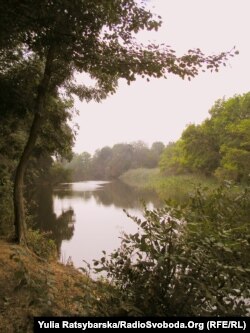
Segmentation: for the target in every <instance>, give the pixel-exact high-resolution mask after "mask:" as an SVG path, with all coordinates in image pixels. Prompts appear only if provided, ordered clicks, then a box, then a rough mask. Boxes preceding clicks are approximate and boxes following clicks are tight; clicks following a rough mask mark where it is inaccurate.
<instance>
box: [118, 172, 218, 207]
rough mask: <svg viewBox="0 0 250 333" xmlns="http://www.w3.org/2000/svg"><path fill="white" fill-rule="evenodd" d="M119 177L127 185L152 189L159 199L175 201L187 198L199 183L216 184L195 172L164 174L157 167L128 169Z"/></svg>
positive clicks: (206, 185)
mask: <svg viewBox="0 0 250 333" xmlns="http://www.w3.org/2000/svg"><path fill="white" fill-rule="evenodd" d="M120 179H121V180H122V181H123V182H124V183H126V184H128V185H129V186H133V187H136V188H140V189H142V188H143V189H149V190H154V191H155V192H156V193H157V194H158V195H159V197H160V198H161V199H164V200H169V199H173V200H176V201H184V200H185V199H187V198H188V197H189V194H190V193H191V192H193V189H194V188H195V187H197V186H199V185H201V186H203V187H206V188H208V189H213V188H215V187H216V186H218V182H217V181H216V180H215V179H214V178H207V177H204V176H201V175H197V174H185V175H171V176H164V175H162V174H161V173H160V170H159V169H158V168H155V169H145V168H140V169H133V170H129V171H127V172H125V173H124V174H123V175H122V176H121V177H120Z"/></svg>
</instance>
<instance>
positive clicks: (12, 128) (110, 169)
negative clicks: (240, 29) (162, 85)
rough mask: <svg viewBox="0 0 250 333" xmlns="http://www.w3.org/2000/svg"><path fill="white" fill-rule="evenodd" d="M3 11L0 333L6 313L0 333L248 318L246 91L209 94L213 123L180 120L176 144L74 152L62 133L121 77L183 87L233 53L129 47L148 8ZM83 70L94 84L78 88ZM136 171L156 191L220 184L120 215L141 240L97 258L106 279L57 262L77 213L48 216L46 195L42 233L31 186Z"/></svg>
mask: <svg viewBox="0 0 250 333" xmlns="http://www.w3.org/2000/svg"><path fill="white" fill-rule="evenodd" d="M0 13H1V14H0V212H1V217H0V247H1V249H2V251H1V253H2V254H1V256H0V261H1V266H2V267H3V268H2V269H1V270H0V310H1V311H0V329H1V328H2V327H7V326H6V325H9V321H8V318H11V317H10V316H11V313H12V310H13V313H14V316H15V318H16V326H15V327H14V326H13V327H11V328H10V330H9V331H8V330H6V331H3V332H29V331H30V330H31V327H32V321H31V318H32V317H33V316H36V315H45V316H46V315H54V316H57V315H58V316H60V315H69V316H72V315H73V316H74V315H78V316H79V315H80V316H116V315H122V316H165V317H171V316H227V315H228V316H235V315H237V316H247V315H249V299H250V288H249V287H250V284H249V283H250V282H249V281H250V279H249V277H250V267H249V262H250V260H249V253H250V251H249V250H250V239H249V234H250V233H249V231H250V230H249V227H250V226H249V216H250V214H249V213H250V210H249V209H250V196H249V170H250V117H249V116H250V93H246V94H242V95H235V96H232V97H231V98H229V99H225V98H222V99H220V100H217V101H216V102H215V104H214V105H213V106H212V108H211V109H210V111H209V118H207V119H206V120H204V121H203V122H202V123H201V124H199V125H195V124H190V125H188V126H187V127H186V129H184V131H183V133H182V135H181V137H180V139H179V140H177V141H176V142H169V143H167V142H164V143H163V142H161V141H155V142H154V143H152V144H151V146H150V147H149V146H148V145H147V144H146V143H145V142H144V141H136V142H132V143H117V144H115V145H113V146H112V147H109V146H104V147H100V148H99V149H97V150H96V151H95V153H94V154H93V155H91V154H90V153H88V152H82V153H81V154H76V153H75V152H74V151H73V147H74V141H75V137H76V135H77V133H76V131H75V129H74V128H72V127H71V126H70V121H71V120H72V118H73V117H74V114H75V113H76V110H75V108H74V101H75V99H76V97H77V98H79V99H80V100H81V101H83V102H85V103H87V102H90V101H96V102H98V103H101V101H102V100H104V99H105V98H107V97H108V96H111V95H113V94H115V93H116V91H117V90H118V89H119V80H120V79H123V80H126V82H127V83H128V84H129V85H130V84H131V83H132V82H133V81H135V80H136V78H137V77H139V76H140V77H142V78H145V79H146V80H149V78H151V77H152V78H163V77H169V76H170V75H174V76H177V77H180V78H181V79H187V80H191V79H192V78H194V77H196V76H197V75H199V74H200V72H202V71H212V72H214V71H215V72H217V71H219V69H220V67H221V66H223V65H224V66H226V65H227V60H228V58H229V57H230V56H232V57H234V56H236V55H237V54H238V51H236V50H235V49H232V50H231V51H229V52H221V53H219V54H216V55H208V56H207V55H205V54H204V53H203V52H202V51H201V50H200V49H191V50H189V51H188V52H187V53H186V54H184V55H182V56H179V55H176V53H175V51H174V50H173V49H172V48H171V47H170V46H168V45H161V46H159V45H156V44H155V43H151V44H148V45H144V44H141V43H137V42H136V40H135V35H136V34H137V33H138V31H141V30H148V31H153V30H154V31H157V30H158V28H159V27H160V26H161V23H162V22H161V17H159V16H157V15H154V14H152V13H151V11H149V10H148V9H147V8H146V7H145V6H144V4H143V1H142V2H140V1H135V0H118V1H94V0H88V1H80V0H76V1H68V0H60V1H54V0H50V1H45V0H44V1H43V0H42V1H39V2H34V1H31V0H22V1H17V0H11V1H2V0H1V1H0ZM82 74H88V75H89V76H90V77H91V79H92V80H94V82H95V85H94V86H92V85H91V86H88V85H87V83H85V82H84V79H82V82H79V80H77V79H76V77H77V76H79V75H82ZM82 77H84V76H82ZM131 89H132V88H131ZM97 135H98V134H97ZM142 168H143V169H145V170H147V171H148V170H149V171H148V174H149V181H150V182H151V183H152V184H153V183H154V179H153V176H150V172H152V173H154V172H155V171H154V170H156V169H157V174H158V175H159V177H160V178H159V179H158V180H157V181H158V185H157V186H161V187H162V188H164V182H165V181H166V180H167V179H170V178H171V177H173V178H174V177H177V176H180V175H187V176H188V177H189V176H195V177H196V176H197V177H199V176H202V177H204V178H205V179H213V180H214V181H215V183H216V185H215V186H213V187H212V188H210V189H207V188H204V186H203V185H204V184H205V183H203V184H202V183H201V184H200V185H199V186H198V187H197V188H193V192H192V194H191V195H190V196H189V197H188V198H187V200H186V201H185V203H184V202H176V201H173V200H165V205H164V207H162V208H159V209H154V210H150V209H148V208H147V207H146V206H145V207H144V218H143V220H142V219H140V218H138V217H136V216H133V215H132V216H131V215H130V214H129V213H128V212H127V211H126V212H125V214H127V216H128V219H131V220H132V221H133V223H134V224H135V225H136V226H137V227H138V232H137V233H135V234H126V233H125V234H124V235H123V237H122V241H121V246H120V248H118V249H117V250H115V251H114V252H113V253H111V254H110V255H108V254H106V252H105V249H103V251H104V252H103V253H104V256H103V257H102V258H101V259H98V258H96V260H95V261H94V263H93V267H92V270H93V271H95V272H99V273H100V272H105V274H106V278H105V279H101V280H98V281H95V280H92V277H90V274H89V273H88V270H86V269H83V268H82V271H83V272H81V273H79V270H78V269H76V268H74V267H72V265H71V264H68V265H67V264H65V265H62V264H59V263H58V247H60V246H59V245H58V244H61V242H62V237H61V233H62V230H63V229H66V231H65V232H66V233H67V237H68V239H69V238H70V237H72V234H73V232H74V227H73V226H72V215H73V212H72V210H68V211H65V212H64V213H63V214H62V215H61V216H59V217H58V216H56V215H55V213H54V212H53V203H52V201H51V200H50V198H48V197H47V198H45V196H44V199H43V200H44V201H46V200H47V201H48V204H49V206H50V215H51V221H52V222H51V223H53V226H52V227H51V229H53V230H54V231H55V232H56V233H57V236H56V237H54V239H53V237H50V233H44V232H43V231H42V230H40V231H39V230H38V229H37V226H36V223H35V217H34V215H33V210H34V207H35V206H39V205H40V207H41V204H42V202H40V203H39V202H37V200H38V199H37V198H38V197H36V194H35V191H36V189H38V188H40V189H41V188H43V187H41V186H47V187H49V188H50V191H51V193H52V192H53V190H54V188H55V187H56V186H57V185H58V184H61V183H70V182H81V181H89V180H110V181H112V180H117V179H123V177H124V175H125V174H126V173H127V172H132V173H133V172H135V174H136V172H138V173H137V175H139V174H140V173H141V172H142V171H141V170H142ZM138 170H139V171H138ZM150 177H151V178H150ZM135 178H137V179H136V181H138V180H139V177H137V176H136V177H135ZM136 181H134V184H132V185H135V186H136ZM132 183H133V182H132ZM155 183H156V181H155ZM144 185H145V186H146V182H145V183H143V186H144ZM157 186H156V185H154V184H153V185H152V188H153V189H156V187H157ZM126 190H127V188H126ZM42 192H43V190H41V193H42ZM163 192H164V191H163ZM96 195H98V194H96ZM128 196H129V195H128ZM166 199H168V198H166ZM123 208H126V207H123ZM87 218H88V216H87ZM45 219H46V218H45ZM69 221H70V223H69ZM46 223H47V221H45V220H44V221H43V224H45V225H46ZM57 240H58V242H57ZM91 265H92V264H91ZM88 267H89V268H90V266H89V264H88ZM37 271H39V272H41V274H40V275H38V274H37V273H36V272H37ZM9 281H10V283H9ZM6 285H8V287H6V288H5V286H6ZM71 293H72V294H73V296H72V297H69V295H71ZM13 304H15V305H13ZM1 323H2V324H1ZM1 325H5V326H2V327H1ZM13 325H14V324H13Z"/></svg>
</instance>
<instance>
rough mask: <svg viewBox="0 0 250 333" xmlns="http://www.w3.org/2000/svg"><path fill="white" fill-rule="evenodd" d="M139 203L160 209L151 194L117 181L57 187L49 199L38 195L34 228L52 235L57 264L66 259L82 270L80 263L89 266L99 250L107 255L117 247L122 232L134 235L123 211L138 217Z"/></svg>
mask: <svg viewBox="0 0 250 333" xmlns="http://www.w3.org/2000/svg"><path fill="white" fill-rule="evenodd" d="M141 200H143V201H144V202H145V203H146V204H147V206H148V207H150V208H154V207H157V206H160V205H161V202H160V200H159V199H158V198H157V196H156V195H155V194H153V193H149V192H137V191H135V190H134V189H132V188H131V187H129V186H127V185H125V184H123V183H122V182H119V181H115V182H104V181H86V182H79V183H71V184H61V185H60V186H58V187H57V188H56V189H54V191H53V193H51V195H49V194H48V193H46V190H45V189H42V190H41V191H40V197H39V202H40V203H41V205H40V207H39V214H38V216H39V217H38V220H39V221H38V224H39V227H40V228H41V229H43V230H46V231H50V232H51V233H52V236H53V238H54V239H55V241H56V243H57V247H58V250H59V252H60V254H61V261H63V262H67V260H68V259H69V258H70V259H71V260H72V261H73V263H74V265H75V266H76V267H82V266H84V264H83V260H86V261H87V262H88V263H90V264H92V260H93V259H98V258H100V257H101V256H102V255H103V254H102V251H103V250H105V251H106V252H107V253H110V252H112V250H114V249H115V248H117V247H119V245H120V238H119V237H121V234H122V232H123V231H125V232H127V233H133V232H136V230H137V226H136V224H135V223H134V222H133V221H132V220H130V219H129V218H128V217H127V216H126V214H125V213H124V212H123V209H126V210H127V211H128V212H129V213H130V215H136V216H140V217H141V216H142V202H141Z"/></svg>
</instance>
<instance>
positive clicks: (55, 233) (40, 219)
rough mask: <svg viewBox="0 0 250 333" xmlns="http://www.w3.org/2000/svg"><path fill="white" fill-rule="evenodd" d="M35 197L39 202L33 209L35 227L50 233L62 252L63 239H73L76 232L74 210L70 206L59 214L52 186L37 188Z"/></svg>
mask: <svg viewBox="0 0 250 333" xmlns="http://www.w3.org/2000/svg"><path fill="white" fill-rule="evenodd" d="M34 199H35V201H36V202H37V206H36V209H35V210H34V211H33V214H34V221H35V227H37V228H38V229H39V230H41V231H45V232H48V233H50V235H51V238H52V239H53V240H54V241H55V243H56V246H57V250H58V253H59V254H60V249H61V245H62V241H63V240H65V239H67V240H69V239H71V238H72V236H73V234H74V222H75V219H74V210H73V209H72V208H71V207H69V208H68V209H67V210H62V211H61V214H59V215H58V216H57V215H56V214H55V212H54V205H53V191H52V189H51V187H50V186H40V187H39V188H38V189H36V193H35V196H34Z"/></svg>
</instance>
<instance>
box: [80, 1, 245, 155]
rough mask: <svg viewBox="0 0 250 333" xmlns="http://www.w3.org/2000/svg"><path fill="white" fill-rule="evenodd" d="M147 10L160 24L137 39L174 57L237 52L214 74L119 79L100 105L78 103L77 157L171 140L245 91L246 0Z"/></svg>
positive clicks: (164, 5)
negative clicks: (170, 51)
mask: <svg viewBox="0 0 250 333" xmlns="http://www.w3.org/2000/svg"><path fill="white" fill-rule="evenodd" d="M149 6H150V7H153V6H154V8H153V9H152V12H154V13H157V14H159V15H161V16H162V19H163V25H162V28H161V29H160V30H159V31H158V32H157V33H155V32H151V33H149V32H148V33H147V34H145V33H143V34H141V35H140V38H141V39H143V40H151V41H157V42H160V43H161V42H165V43H166V44H167V45H171V46H172V48H173V49H175V50H176V51H177V52H178V55H181V54H183V53H185V52H186V51H187V50H188V49H190V48H200V49H201V50H202V51H203V52H204V53H206V54H208V55H209V54H216V53H219V52H221V51H229V50H231V49H232V48H233V47H234V46H236V48H237V50H239V52H240V54H239V55H238V56H236V57H235V58H231V59H230V60H229V62H228V63H227V67H221V70H220V71H219V73H212V74H211V73H210V72H208V73H202V74H200V75H199V76H198V77H197V78H195V79H193V80H192V81H191V82H189V81H183V80H182V79H180V78H178V77H173V76H171V77H169V78H168V79H167V80H165V79H151V80H150V82H147V81H145V80H143V79H138V80H137V81H136V82H134V83H132V84H131V85H130V86H128V85H127V84H126V83H125V82H123V81H121V82H120V84H119V88H118V90H117V93H116V94H115V95H112V96H110V97H109V98H107V99H106V100H104V101H103V102H102V103H99V104H98V103H95V102H90V103H88V104H87V103H84V102H83V103H80V102H79V101H77V102H76V105H75V106H76V108H77V109H78V110H79V111H80V115H79V116H77V117H75V118H74V122H75V123H77V124H78V125H79V127H80V129H79V131H78V135H77V139H76V144H75V147H74V151H75V152H77V153H81V152H83V151H88V152H90V153H91V154H92V153H94V151H95V150H96V149H98V148H102V147H104V146H113V145H114V144H115V143H120V142H124V143H130V142H133V141H137V140H143V141H145V142H146V143H147V144H149V145H151V144H152V143H153V142H154V141H162V142H163V143H164V144H167V143H168V142H169V141H176V140H178V138H179V137H180V135H181V133H182V131H183V130H184V129H185V127H186V126H187V125H188V124H190V123H195V124H199V123H201V122H202V121H203V120H204V119H205V118H206V117H207V116H208V111H209V109H210V108H211V107H212V105H213V104H214V102H215V101H216V100H217V99H219V98H223V97H224V96H225V97H226V98H228V97H231V96H233V95H235V94H242V93H246V92H248V91H250V84H249V83H250V42H249V33H250V19H249V14H250V1H249V0H209V1H208V0H150V1H149Z"/></svg>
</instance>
